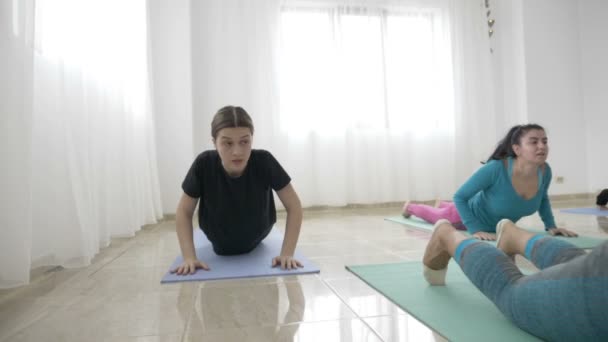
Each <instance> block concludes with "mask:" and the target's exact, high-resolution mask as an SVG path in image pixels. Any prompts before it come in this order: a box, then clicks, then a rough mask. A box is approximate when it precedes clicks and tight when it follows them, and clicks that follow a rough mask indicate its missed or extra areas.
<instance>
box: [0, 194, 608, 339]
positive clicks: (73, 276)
mask: <svg viewBox="0 0 608 342" xmlns="http://www.w3.org/2000/svg"><path fill="white" fill-rule="evenodd" d="M588 202H589V201H588V200H586V201H583V200H578V201H570V202H554V207H556V208H559V207H562V208H563V207H572V206H588V205H589V204H590V203H588ZM399 210H400V208H399V207H393V208H374V209H341V210H333V211H329V210H328V211H311V212H307V213H305V221H304V224H303V227H302V234H301V238H300V242H299V247H298V248H299V251H300V252H302V253H304V254H305V255H307V256H308V257H309V258H311V259H312V260H313V261H315V262H316V263H318V265H320V267H321V273H320V274H319V275H305V276H293V277H282V278H257V279H246V280H229V281H212V282H196V283H178V284H168V285H160V283H159V280H160V278H161V276H162V275H163V274H164V272H165V271H166V268H167V267H168V265H169V264H170V263H171V262H172V261H173V259H174V257H175V256H176V255H177V254H178V253H179V248H178V244H177V240H176V236H175V231H174V229H175V228H174V225H175V223H174V222H173V221H168V222H163V223H160V224H157V225H153V226H148V227H145V228H144V229H143V230H142V231H141V232H140V233H138V234H137V236H136V237H134V238H130V239H116V240H114V241H113V243H112V245H111V246H110V247H109V248H106V249H104V250H103V251H102V252H101V253H100V254H99V255H98V256H97V257H96V259H95V260H94V263H93V265H91V266H89V267H86V268H81V269H61V268H55V269H45V270H38V271H37V273H38V274H37V276H36V277H35V281H34V282H33V283H32V284H31V285H29V286H26V287H23V288H20V289H16V290H4V291H0V340H3V341H5V340H6V341H200V340H204V341H238V342H242V341H292V340H293V341H315V342H318V341H444V339H443V338H442V337H441V336H439V335H437V334H435V333H434V332H433V331H431V330H429V329H428V328H427V327H425V326H424V325H423V324H421V323H420V322H418V321H417V320H416V319H414V318H413V317H411V316H409V315H408V314H407V313H405V312H404V311H402V310H401V309H399V308H398V307H396V306H395V305H393V304H392V303H391V302H389V301H388V300H386V299H385V298H384V297H383V296H381V295H379V294H377V293H376V292H375V291H374V290H372V289H371V288H370V287H369V286H367V285H366V284H364V283H363V282H362V281H360V280H359V279H357V278H355V277H354V276H353V275H352V274H350V273H349V272H347V271H346V270H345V269H344V265H345V264H370V263H388V262H399V261H420V260H421V259H422V254H423V251H424V248H425V245H426V242H427V241H428V238H429V233H427V232H422V231H418V230H415V229H409V228H408V227H406V226H403V225H400V224H397V223H392V222H387V221H384V220H383V217H385V216H390V215H395V214H398V213H399ZM555 215H556V222H557V223H558V225H559V226H560V227H566V228H571V229H573V230H575V231H577V232H578V233H579V234H586V235H592V236H606V234H607V233H606V232H607V231H608V229H607V228H606V227H608V218H600V219H597V218H596V217H594V216H584V215H573V214H562V213H560V212H559V211H558V210H555ZM279 216H280V218H279V222H278V223H277V227H278V228H279V229H281V230H282V229H283V226H284V217H282V216H281V215H279ZM520 224H521V225H522V226H524V227H530V228H532V227H542V224H541V221H540V218H539V217H538V216H537V215H535V216H532V217H528V218H524V219H523V220H521V221H520ZM602 227H604V228H602ZM518 261H519V262H520V263H521V265H522V266H523V267H529V265H527V264H526V263H525V262H523V261H522V260H521V259H518Z"/></svg>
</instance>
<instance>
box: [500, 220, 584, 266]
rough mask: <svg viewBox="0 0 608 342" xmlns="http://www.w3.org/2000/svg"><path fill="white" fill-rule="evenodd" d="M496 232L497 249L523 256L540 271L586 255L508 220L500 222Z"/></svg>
mask: <svg viewBox="0 0 608 342" xmlns="http://www.w3.org/2000/svg"><path fill="white" fill-rule="evenodd" d="M496 232H497V235H498V236H499V238H498V242H497V243H496V247H498V248H499V249H501V250H502V251H503V252H505V253H506V254H507V255H515V254H520V255H523V256H524V257H526V259H528V260H530V261H532V263H533V264H534V265H535V266H536V267H538V268H539V269H545V268H547V267H551V266H553V265H557V264H561V263H564V262H567V261H570V260H572V259H574V258H576V257H578V256H581V255H584V254H585V251H584V250H583V249H581V248H578V247H576V246H575V245H573V244H571V243H569V242H567V241H564V240H561V239H556V238H552V237H550V236H547V235H538V234H533V233H530V232H528V231H526V230H524V229H521V228H519V227H517V226H516V225H515V224H514V223H513V222H511V221H510V220H506V219H505V220H501V221H500V222H498V224H497V225H496Z"/></svg>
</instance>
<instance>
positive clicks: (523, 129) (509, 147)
mask: <svg viewBox="0 0 608 342" xmlns="http://www.w3.org/2000/svg"><path fill="white" fill-rule="evenodd" d="M536 129H538V130H541V131H544V130H545V129H544V128H543V127H542V126H541V125H537V124H527V125H517V126H513V127H511V129H510V130H509V133H507V136H505V137H504V138H503V139H502V140H501V141H499V142H498V145H497V146H496V149H495V150H494V153H492V155H491V156H490V158H488V160H487V162H489V161H490V160H492V159H494V160H501V159H504V158H506V157H515V151H513V145H519V144H520V143H521V138H522V137H523V136H524V135H526V133H528V132H529V131H531V130H536Z"/></svg>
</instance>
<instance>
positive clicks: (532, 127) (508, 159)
mask: <svg viewBox="0 0 608 342" xmlns="http://www.w3.org/2000/svg"><path fill="white" fill-rule="evenodd" d="M548 154H549V145H548V143H547V135H546V134H545V130H544V128H543V127H542V126H539V125H536V124H528V125H518V126H514V127H513V128H511V129H510V130H509V133H507V136H506V137H505V138H504V139H503V140H501V141H500V142H499V144H498V147H497V148H496V150H495V151H494V153H492V156H490V158H489V159H488V162H487V163H486V164H485V165H484V166H482V167H481V168H480V169H479V170H477V172H475V174H473V176H471V178H469V180H467V181H466V182H465V183H464V184H463V185H462V186H461V187H460V189H458V191H457V192H456V194H455V195H454V204H455V205H456V208H457V209H458V213H459V214H460V216H461V218H462V222H463V223H464V226H465V227H466V228H467V230H468V232H469V233H471V234H472V235H473V236H475V237H476V238H478V239H481V240H495V239H496V234H495V232H496V229H495V227H496V224H497V223H498V221H500V220H501V219H509V220H511V221H513V222H517V221H518V220H519V219H520V218H522V217H524V216H528V215H532V214H533V213H535V212H536V211H538V213H539V214H540V217H541V219H542V220H543V222H544V224H545V230H547V231H549V232H550V233H551V234H552V235H564V236H576V233H574V232H572V231H569V230H567V229H564V228H557V227H556V225H555V220H554V219H553V214H552V212H551V203H550V202H549V197H548V195H547V191H548V189H549V185H550V184H551V168H550V167H549V164H547V162H546V160H547V155H548Z"/></svg>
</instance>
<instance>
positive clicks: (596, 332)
mask: <svg viewBox="0 0 608 342" xmlns="http://www.w3.org/2000/svg"><path fill="white" fill-rule="evenodd" d="M525 254H526V255H525V256H526V258H527V259H529V260H530V261H532V262H533V263H534V265H536V267H538V268H539V269H540V271H539V272H537V273H535V274H532V275H523V274H522V273H521V271H520V270H519V268H517V266H516V265H515V264H514V263H513V261H512V260H511V259H510V258H509V257H508V256H507V255H505V254H504V253H503V252H502V251H501V250H499V249H497V248H495V247H493V246H491V245H489V244H487V243H485V242H480V241H479V240H475V239H467V240H464V241H462V242H461V243H460V244H459V245H458V247H457V248H456V253H455V255H454V259H455V260H456V261H457V262H458V264H459V265H460V267H461V268H462V270H463V271H464V273H465V274H466V275H467V277H468V278H469V279H470V280H471V282H472V283H473V284H475V286H477V288H478V289H479V290H480V291H481V292H483V294H485V295H486V296H487V297H488V298H489V299H490V300H492V302H494V304H495V305H496V306H497V307H498V309H499V310H500V311H501V312H502V313H503V314H504V315H505V316H507V317H508V318H509V319H510V320H511V321H512V322H514V323H515V324H516V325H517V326H518V327H520V328H521V329H523V330H525V331H527V332H529V333H531V334H533V335H535V336H538V337H540V338H542V339H545V340H549V341H608V242H605V243H603V244H602V245H600V246H598V247H596V248H595V249H594V250H593V251H592V252H591V253H589V254H586V253H585V251H584V250H582V249H580V248H578V247H576V246H574V245H572V244H570V243H568V242H566V241H563V240H560V239H556V238H551V237H547V236H546V235H537V236H535V237H533V238H532V239H530V241H529V242H528V244H527V246H526V253H525Z"/></svg>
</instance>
